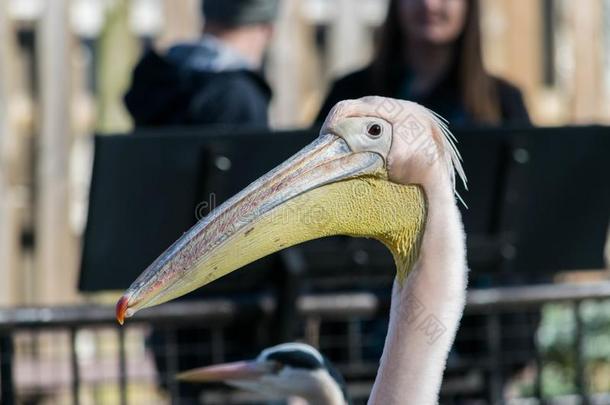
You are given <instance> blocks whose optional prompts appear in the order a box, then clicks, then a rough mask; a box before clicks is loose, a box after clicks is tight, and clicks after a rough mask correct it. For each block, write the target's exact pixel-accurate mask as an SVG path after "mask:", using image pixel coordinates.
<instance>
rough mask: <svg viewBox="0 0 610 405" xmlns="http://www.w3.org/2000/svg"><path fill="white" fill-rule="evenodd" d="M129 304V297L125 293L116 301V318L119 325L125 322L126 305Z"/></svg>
mask: <svg viewBox="0 0 610 405" xmlns="http://www.w3.org/2000/svg"><path fill="white" fill-rule="evenodd" d="M128 306H129V298H128V297H127V296H125V295H123V296H122V297H121V299H120V300H119V301H118V302H117V303H116V320H117V321H118V322H119V324H120V325H123V323H124V322H125V315H126V313H127V307H128Z"/></svg>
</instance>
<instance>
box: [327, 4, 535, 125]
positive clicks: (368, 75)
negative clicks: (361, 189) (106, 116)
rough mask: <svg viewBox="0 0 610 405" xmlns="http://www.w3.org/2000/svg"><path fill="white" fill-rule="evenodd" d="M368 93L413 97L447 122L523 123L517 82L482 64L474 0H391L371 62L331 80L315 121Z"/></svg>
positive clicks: (523, 109)
mask: <svg viewBox="0 0 610 405" xmlns="http://www.w3.org/2000/svg"><path fill="white" fill-rule="evenodd" d="M373 94H374V95H381V96H387V97H395V98H401V99H406V100H411V101H415V102H417V103H419V104H422V105H424V106H426V107H428V108H430V109H431V110H433V111H435V112H436V113H438V114H440V115H441V116H443V117H444V118H445V119H447V120H448V121H449V122H450V123H451V124H452V125H460V126H461V125H473V124H479V125H481V124H483V125H500V124H529V123H530V119H529V115H528V112H527V109H526V107H525V104H524V102H523V97H522V95H521V92H520V91H519V89H518V88H517V87H515V86H513V85H511V84H510V83H508V82H507V81H505V80H502V79H499V78H496V77H493V76H492V75H490V74H489V73H488V72H487V71H486V70H485V68H484V66H483V59H482V50H481V34H480V29H479V6H478V2H477V1H476V0H436V1H424V0H391V1H390V5H389V10H388V15H387V18H386V21H385V23H384V24H383V26H382V28H381V32H380V37H379V43H378V46H377V50H376V53H375V56H374V60H373V62H372V63H371V64H370V65H369V66H367V67H366V68H364V69H363V70H360V71H357V72H355V73H352V74H349V75H347V76H345V77H343V78H341V79H339V80H337V81H336V82H335V83H334V84H333V85H332V86H331V90H330V92H329V94H328V96H327V98H326V100H325V102H324V103H323V106H322V108H321V110H320V113H319V115H318V118H317V120H316V121H318V122H321V121H323V120H324V118H325V117H326V115H327V114H328V112H329V111H330V109H331V108H332V106H333V105H334V104H335V103H336V102H338V101H340V100H344V99H351V98H359V97H363V96H367V95H373Z"/></svg>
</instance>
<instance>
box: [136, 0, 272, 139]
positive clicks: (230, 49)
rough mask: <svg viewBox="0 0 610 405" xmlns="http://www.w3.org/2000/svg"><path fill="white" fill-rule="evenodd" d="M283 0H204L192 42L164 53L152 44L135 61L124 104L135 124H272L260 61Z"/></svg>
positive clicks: (265, 125) (267, 90) (261, 61)
mask: <svg viewBox="0 0 610 405" xmlns="http://www.w3.org/2000/svg"><path fill="white" fill-rule="evenodd" d="M277 2H278V0H241V1H240V0H228V1H227V0H224V1H223V0H207V1H204V2H203V13H204V18H205V26H204V29H203V36H202V38H201V39H200V40H199V41H197V42H194V43H183V44H178V45H175V46H173V47H171V48H170V49H169V50H168V51H167V53H165V54H164V55H159V54H158V53H156V52H155V51H154V50H148V51H147V52H146V53H145V54H144V56H143V57H142V59H141V60H140V62H139V63H138V65H137V66H136V68H135V70H134V73H133V79H132V85H131V88H130V89H129V91H128V92H127V94H126V95H125V105H126V106H127V109H128V111H129V113H130V114H131V116H132V117H133V119H134V121H135V125H136V127H151V126H161V125H231V126H236V125H248V126H251V127H267V126H268V118H267V110H268V106H269V102H270V99H271V89H270V87H269V85H268V84H267V82H266V81H265V79H264V78H263V76H262V74H261V67H262V64H263V59H264V56H265V53H266V51H267V48H268V46H269V43H270V40H271V36H272V33H273V25H272V24H273V21H274V19H275V16H276V13H277Z"/></svg>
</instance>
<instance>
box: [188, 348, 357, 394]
mask: <svg viewBox="0 0 610 405" xmlns="http://www.w3.org/2000/svg"><path fill="white" fill-rule="evenodd" d="M178 379H179V380H181V381H185V382H193V383H201V382H215V381H216V382H218V381H220V382H224V383H226V384H229V385H231V386H234V387H237V388H241V389H244V390H247V391H252V392H257V393H261V394H263V395H267V396H269V395H270V396H274V397H282V398H289V397H300V398H302V399H304V400H306V401H307V402H308V403H310V404H316V405H347V404H349V403H350V401H349V399H348V395H347V391H346V387H345V381H344V380H343V377H342V376H341V375H340V374H339V372H338V371H337V370H336V369H335V368H334V366H333V365H332V364H331V363H330V362H329V361H328V360H327V359H326V358H325V357H324V356H322V354H320V352H319V351H317V350H316V349H314V348H313V347H311V346H309V345H306V344H303V343H284V344H281V345H278V346H273V347H270V348H267V349H265V350H263V351H262V352H261V353H260V354H259V355H258V357H257V358H256V359H254V360H250V361H240V362H235V363H226V364H219V365H214V366H209V367H203V368H198V369H195V370H190V371H186V372H184V373H181V374H179V375H178Z"/></svg>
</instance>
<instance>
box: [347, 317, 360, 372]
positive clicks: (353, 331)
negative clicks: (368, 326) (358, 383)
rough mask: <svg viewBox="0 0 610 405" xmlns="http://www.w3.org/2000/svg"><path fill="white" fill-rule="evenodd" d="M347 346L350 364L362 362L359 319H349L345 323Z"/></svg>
mask: <svg viewBox="0 0 610 405" xmlns="http://www.w3.org/2000/svg"><path fill="white" fill-rule="evenodd" d="M347 347H348V359H349V362H350V364H361V363H362V328H361V321H360V320H359V319H350V320H349V321H348V324H347Z"/></svg>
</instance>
